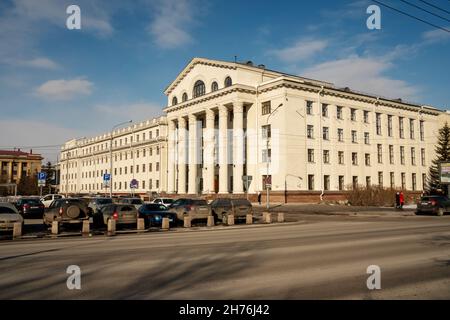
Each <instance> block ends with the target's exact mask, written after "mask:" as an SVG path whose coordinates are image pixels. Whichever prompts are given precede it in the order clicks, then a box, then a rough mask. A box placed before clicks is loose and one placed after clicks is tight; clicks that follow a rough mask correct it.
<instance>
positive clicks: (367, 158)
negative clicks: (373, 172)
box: [364, 153, 370, 166]
mask: <svg viewBox="0 0 450 320" xmlns="http://www.w3.org/2000/svg"><path fill="white" fill-rule="evenodd" d="M364 162H365V164H366V166H370V153H366V154H365V155H364Z"/></svg>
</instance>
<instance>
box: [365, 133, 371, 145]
mask: <svg viewBox="0 0 450 320" xmlns="http://www.w3.org/2000/svg"><path fill="white" fill-rule="evenodd" d="M364 143H365V144H370V140H369V133H368V132H364Z"/></svg>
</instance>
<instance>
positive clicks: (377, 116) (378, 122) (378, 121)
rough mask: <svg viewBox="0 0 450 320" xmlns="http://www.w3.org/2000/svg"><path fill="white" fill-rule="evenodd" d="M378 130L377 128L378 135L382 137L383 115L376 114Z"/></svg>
mask: <svg viewBox="0 0 450 320" xmlns="http://www.w3.org/2000/svg"><path fill="white" fill-rule="evenodd" d="M376 128H377V135H381V114H380V113H377V114H376Z"/></svg>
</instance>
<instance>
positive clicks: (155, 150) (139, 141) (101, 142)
mask: <svg viewBox="0 0 450 320" xmlns="http://www.w3.org/2000/svg"><path fill="white" fill-rule="evenodd" d="M166 137H167V122H166V119H165V117H160V118H157V119H151V120H146V121H143V122H141V123H138V124H132V125H129V126H126V127H123V128H120V129H116V130H114V131H113V132H112V134H111V133H107V134H103V135H99V136H96V137H92V138H88V139H87V138H83V139H76V140H71V141H68V142H66V143H65V144H64V146H63V148H62V150H61V160H60V192H61V193H66V194H109V192H110V189H109V187H110V186H112V193H113V194H130V193H132V192H134V193H137V194H145V193H149V192H157V193H159V192H161V191H162V190H165V188H166V183H165V182H166V179H165V178H164V176H165V174H163V172H165V170H166V164H167V160H166V155H167V151H166V145H167V141H166ZM111 151H112V158H111V156H110V155H111ZM111 160H112V163H111ZM111 166H112V171H111ZM111 172H112V175H111V176H112V180H111V182H110V183H109V185H106V184H104V183H103V176H104V174H107V173H111ZM133 179H135V180H137V182H138V184H137V188H136V189H133V190H132V189H131V188H130V183H131V181H132V180H133Z"/></svg>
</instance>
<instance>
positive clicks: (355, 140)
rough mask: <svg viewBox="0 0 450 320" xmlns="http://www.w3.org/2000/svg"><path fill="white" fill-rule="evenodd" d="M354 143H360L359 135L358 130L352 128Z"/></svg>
mask: <svg viewBox="0 0 450 320" xmlns="http://www.w3.org/2000/svg"><path fill="white" fill-rule="evenodd" d="M352 143H358V137H357V135H356V130H352Z"/></svg>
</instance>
